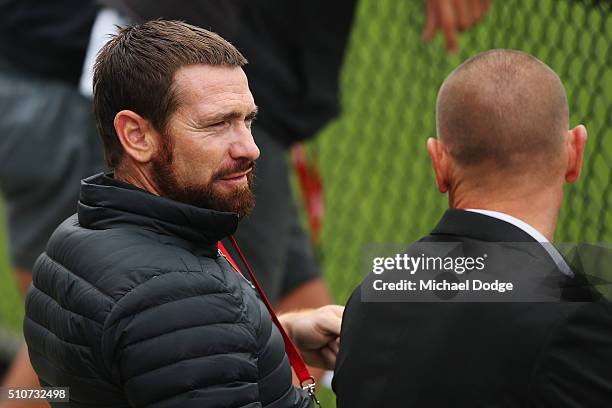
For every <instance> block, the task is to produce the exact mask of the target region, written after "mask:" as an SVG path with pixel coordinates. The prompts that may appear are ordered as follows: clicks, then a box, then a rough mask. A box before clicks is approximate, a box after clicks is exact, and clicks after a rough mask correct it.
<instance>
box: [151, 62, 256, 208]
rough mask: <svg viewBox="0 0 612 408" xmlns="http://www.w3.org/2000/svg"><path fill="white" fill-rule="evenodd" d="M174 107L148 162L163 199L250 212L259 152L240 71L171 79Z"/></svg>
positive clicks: (193, 69)
mask: <svg viewBox="0 0 612 408" xmlns="http://www.w3.org/2000/svg"><path fill="white" fill-rule="evenodd" d="M174 83H175V92H176V93H177V95H178V100H179V102H178V108H177V110H176V112H174V113H173V114H172V116H171V117H170V119H169V122H168V126H167V132H166V133H167V134H166V135H164V136H163V137H162V138H161V141H162V147H161V149H160V150H159V152H158V154H157V156H156V158H155V160H153V162H152V177H153V181H154V182H155V184H156V185H157V187H158V189H159V192H160V194H161V195H163V196H165V197H168V198H171V199H173V200H176V201H180V202H183V203H187V204H191V205H194V206H197V207H201V208H210V209H214V210H218V211H231V212H236V213H238V215H239V216H240V217H244V216H245V215H246V214H248V212H249V211H250V209H251V208H252V207H253V204H254V198H253V193H252V191H251V188H252V184H253V176H254V165H255V160H256V159H257V158H258V157H259V149H258V148H257V146H256V145H255V142H254V141H253V136H252V135H251V122H252V121H253V119H254V116H255V113H256V106H255V102H254V101H253V95H251V92H250V90H249V85H248V81H247V78H246V75H245V74H244V71H243V70H242V69H241V68H238V67H227V66H209V65H192V66H188V67H183V68H181V69H179V70H178V71H177V72H176V74H175V77H174Z"/></svg>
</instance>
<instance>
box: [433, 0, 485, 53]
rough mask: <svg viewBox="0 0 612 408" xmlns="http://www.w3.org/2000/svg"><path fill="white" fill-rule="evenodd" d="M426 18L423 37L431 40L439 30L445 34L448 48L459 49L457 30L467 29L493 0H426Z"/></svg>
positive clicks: (450, 49) (452, 50) (479, 17)
mask: <svg viewBox="0 0 612 408" xmlns="http://www.w3.org/2000/svg"><path fill="white" fill-rule="evenodd" d="M425 3H426V4H425V7H426V18H427V21H426V23H425V29H424V30H423V39H424V40H425V41H430V40H431V39H432V38H433V37H434V36H435V35H436V32H437V31H438V30H440V31H442V32H443V34H444V38H445V42H446V49H447V50H448V51H449V52H456V51H457V49H458V44H457V32H458V31H459V32H461V31H465V30H467V29H468V28H470V27H472V26H473V25H475V24H476V23H477V22H478V21H479V20H480V19H481V18H482V16H484V15H485V14H486V12H487V10H488V9H489V6H490V5H491V0H425Z"/></svg>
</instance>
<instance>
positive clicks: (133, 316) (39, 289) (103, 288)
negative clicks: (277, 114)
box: [24, 174, 311, 408]
mask: <svg viewBox="0 0 612 408" xmlns="http://www.w3.org/2000/svg"><path fill="white" fill-rule="evenodd" d="M237 223H238V219H237V216H236V214H233V213H222V212H216V211H212V210H206V209H200V208H196V207H192V206H190V205H186V204H181V203H178V202H175V201H172V200H168V199H165V198H162V197H157V196H154V195H151V194H149V193H147V192H145V191H142V190H139V189H136V188H133V187H131V186H129V185H127V184H124V183H121V182H118V181H116V180H113V179H112V178H110V177H108V176H104V175H101V174H100V175H97V176H93V177H90V178H88V179H86V180H84V181H83V183H82V187H81V196H80V201H79V205H78V213H77V215H76V216H73V217H71V218H69V219H67V220H66V221H65V222H64V223H63V224H62V225H60V226H59V227H58V229H57V230H56V231H55V233H54V234H53V236H52V237H51V239H50V241H49V244H48V246H47V250H46V252H45V253H44V254H43V255H41V256H40V258H39V259H38V261H37V263H36V265H35V266H34V282H33V286H32V288H31V289H30V291H29V293H28V296H27V300H26V318H25V322H24V334H25V338H26V341H27V344H28V350H29V353H30V359H31V361H32V365H33V366H34V369H35V370H36V373H37V374H38V377H39V379H40V382H41V384H42V385H43V386H55V387H60V386H61V387H70V399H71V403H70V404H57V406H59V407H65V406H69V407H115V408H116V407H159V408H161V407H176V408H189V407H197V408H202V407H249V408H254V407H261V406H263V407H274V408H280V407H310V406H311V401H310V400H309V398H308V396H306V395H305V394H304V393H303V392H302V391H301V390H297V389H295V388H293V386H292V385H291V367H290V365H289V362H288V359H287V356H286V354H285V351H284V344H283V340H282V337H281V335H280V333H279V331H278V330H277V329H276V327H275V326H274V325H273V324H272V322H271V320H270V316H269V314H268V312H267V310H266V308H265V306H264V305H263V304H262V302H261V301H260V300H259V298H258V297H257V294H256V292H255V290H254V289H253V288H252V287H251V285H250V283H249V282H248V281H247V280H246V279H245V278H244V277H243V276H242V275H240V274H239V273H237V272H236V271H235V270H233V269H232V267H231V266H230V265H229V263H228V261H227V260H226V259H225V258H224V257H223V256H221V255H220V254H219V252H218V250H217V242H218V241H219V240H220V239H221V238H223V237H226V236H227V235H228V234H231V233H233V232H234V230H235V229H236V226H237ZM52 405H54V406H56V405H55V404H52Z"/></svg>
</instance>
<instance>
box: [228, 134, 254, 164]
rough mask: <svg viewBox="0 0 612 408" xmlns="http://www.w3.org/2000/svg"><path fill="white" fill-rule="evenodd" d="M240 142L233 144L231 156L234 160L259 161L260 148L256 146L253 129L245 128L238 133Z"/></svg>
mask: <svg viewBox="0 0 612 408" xmlns="http://www.w3.org/2000/svg"><path fill="white" fill-rule="evenodd" d="M237 138H238V140H237V141H236V142H234V143H233V144H232V147H231V151H230V154H231V156H232V158H234V159H242V158H244V159H248V160H257V158H258V157H259V148H258V147H257V145H256V144H255V140H254V139H253V134H252V133H251V129H249V128H246V127H245V128H243V129H241V130H240V131H239V132H238V135H237Z"/></svg>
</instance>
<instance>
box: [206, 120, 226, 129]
mask: <svg viewBox="0 0 612 408" xmlns="http://www.w3.org/2000/svg"><path fill="white" fill-rule="evenodd" d="M225 124H226V122H225V121H221V122H216V123H213V124H212V125H208V127H209V128H218V127H223V126H225Z"/></svg>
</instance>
